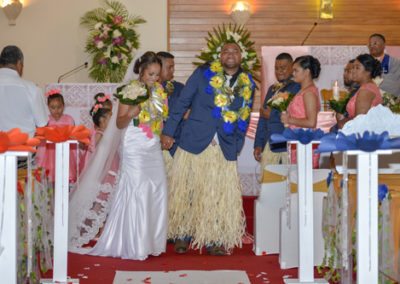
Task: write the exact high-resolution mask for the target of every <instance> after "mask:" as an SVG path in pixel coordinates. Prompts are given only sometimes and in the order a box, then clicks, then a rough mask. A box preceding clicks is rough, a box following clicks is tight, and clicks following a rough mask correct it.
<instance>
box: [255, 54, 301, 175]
mask: <svg viewBox="0 0 400 284" xmlns="http://www.w3.org/2000/svg"><path fill="white" fill-rule="evenodd" d="M292 64H293V58H292V56H291V55H290V54H288V53H281V54H279V55H278V56H277V57H276V58H275V77H276V79H277V80H278V82H276V83H275V84H273V85H272V86H270V87H269V89H268V92H267V95H266V96H265V99H264V103H263V105H262V107H261V108H260V119H259V121H258V125H257V131H256V137H255V140H254V152H253V154H254V159H256V160H257V161H259V162H261V171H263V170H264V167H265V166H266V165H267V164H279V163H282V162H283V160H285V159H286V157H287V153H286V143H279V144H271V143H270V140H271V135H272V134H275V133H276V134H280V133H282V132H283V130H284V129H285V127H284V126H283V124H282V122H281V119H280V115H281V114H280V112H279V111H278V110H276V109H271V108H270V107H269V106H267V102H268V100H269V99H270V98H272V97H273V96H274V95H275V94H278V93H280V92H289V93H292V94H296V93H297V92H298V91H299V90H300V84H298V83H296V82H294V81H293V80H292Z"/></svg>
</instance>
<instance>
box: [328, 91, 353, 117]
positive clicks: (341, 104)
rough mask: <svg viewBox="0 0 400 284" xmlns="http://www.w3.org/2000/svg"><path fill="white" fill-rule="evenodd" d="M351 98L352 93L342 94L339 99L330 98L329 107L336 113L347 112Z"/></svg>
mask: <svg viewBox="0 0 400 284" xmlns="http://www.w3.org/2000/svg"><path fill="white" fill-rule="evenodd" d="M350 99H351V95H350V94H345V95H344V96H341V97H339V98H338V99H332V100H329V101H328V104H329V107H330V108H331V109H332V110H333V111H335V112H336V113H340V114H345V113H346V106H347V103H348V102H349V100H350Z"/></svg>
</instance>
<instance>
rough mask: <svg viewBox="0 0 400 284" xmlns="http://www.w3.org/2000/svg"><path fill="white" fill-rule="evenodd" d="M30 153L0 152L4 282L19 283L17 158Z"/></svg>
mask: <svg viewBox="0 0 400 284" xmlns="http://www.w3.org/2000/svg"><path fill="white" fill-rule="evenodd" d="M28 155H29V153H28V152H12V151H9V152H5V153H3V154H0V190H1V191H0V192H1V195H0V205H1V207H0V214H2V215H3V214H4V215H3V216H2V220H0V222H1V223H0V224H2V226H3V227H2V228H1V230H2V232H1V236H0V237H1V240H0V244H1V248H0V275H1V282H2V283H9V284H14V283H15V284H16V283H17V232H18V230H17V219H18V218H17V208H18V207H17V206H18V201H17V158H18V157H27V156H28ZM0 226H1V225H0Z"/></svg>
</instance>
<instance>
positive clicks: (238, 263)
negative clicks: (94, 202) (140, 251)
mask: <svg viewBox="0 0 400 284" xmlns="http://www.w3.org/2000/svg"><path fill="white" fill-rule="evenodd" d="M224 269H225V270H245V271H246V272H247V275H248V276H249V279H250V281H251V283H253V284H261V283H264V284H265V283H270V284H281V283H283V280H282V277H283V276H285V275H290V276H296V275H297V269H290V270H280V269H279V263H278V255H273V256H255V255H254V254H253V252H252V245H244V247H243V248H242V249H236V250H235V251H234V253H233V255H231V256H221V257H218V256H209V255H206V254H202V255H199V253H198V252H196V251H192V250H191V251H189V253H188V254H187V255H177V254H176V253H175V252H174V251H173V245H172V244H169V245H168V248H167V253H165V254H162V255H161V256H158V257H150V258H149V259H147V260H145V261H134V260H122V259H118V258H110V257H95V256H86V255H78V254H72V253H70V254H69V259H68V272H69V273H68V274H69V276H71V277H72V278H79V279H80V283H81V284H95V283H96V284H100V283H101V284H103V283H104V284H109V283H112V282H113V280H114V276H115V271H116V270H125V271H171V270H224ZM51 275H52V274H51V271H49V272H48V273H47V274H46V277H51ZM190 284H196V283H190ZM221 284H225V283H221ZM226 284H231V283H226ZM232 284H236V283H232Z"/></svg>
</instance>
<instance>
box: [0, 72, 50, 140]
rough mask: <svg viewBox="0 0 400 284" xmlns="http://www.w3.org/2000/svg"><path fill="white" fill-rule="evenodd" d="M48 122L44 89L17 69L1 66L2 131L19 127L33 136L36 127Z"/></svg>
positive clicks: (0, 113) (0, 106) (0, 117)
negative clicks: (22, 76)
mask: <svg viewBox="0 0 400 284" xmlns="http://www.w3.org/2000/svg"><path fill="white" fill-rule="evenodd" d="M46 124H47V108H46V104H45V102H44V96H43V94H42V91H41V90H40V89H39V88H38V87H37V86H36V85H35V84H34V83H32V82H29V81H25V80H23V79H22V78H21V77H20V76H19V74H18V73H17V71H15V70H13V69H10V68H0V131H8V130H10V129H12V128H19V129H21V131H22V132H25V133H28V134H29V135H30V136H33V135H34V133H35V129H36V127H41V126H45V125H46Z"/></svg>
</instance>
